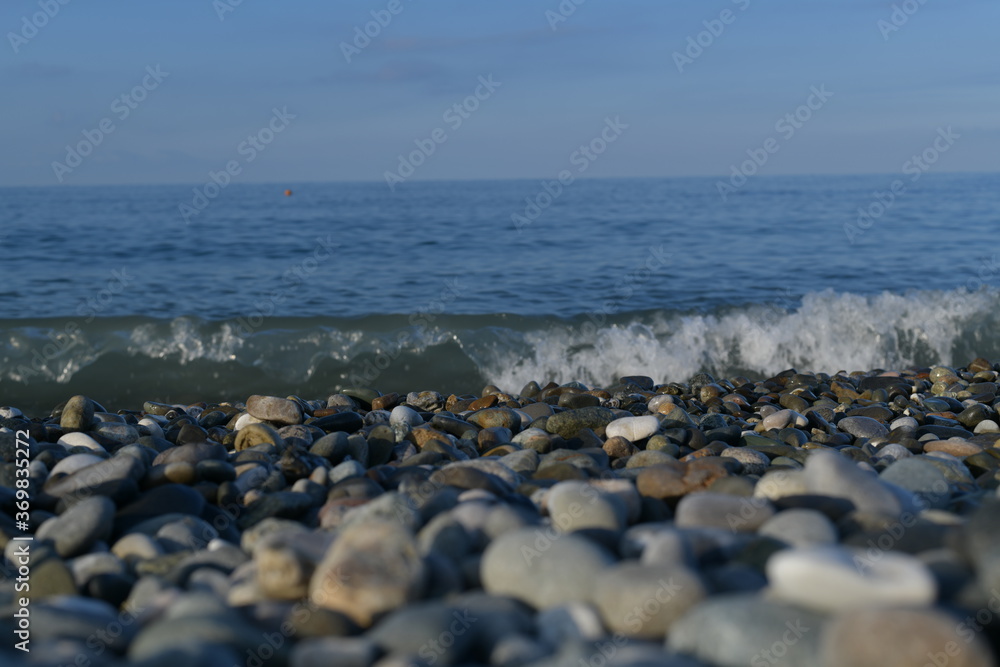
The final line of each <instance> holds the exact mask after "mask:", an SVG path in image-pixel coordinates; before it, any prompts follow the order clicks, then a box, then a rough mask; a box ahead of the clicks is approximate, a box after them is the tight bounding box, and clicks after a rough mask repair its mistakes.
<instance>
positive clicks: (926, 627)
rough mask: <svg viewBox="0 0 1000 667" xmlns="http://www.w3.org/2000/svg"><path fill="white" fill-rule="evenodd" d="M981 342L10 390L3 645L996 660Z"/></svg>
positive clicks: (105, 651) (242, 655)
mask: <svg viewBox="0 0 1000 667" xmlns="http://www.w3.org/2000/svg"><path fill="white" fill-rule="evenodd" d="M998 371H1000V364H995V363H992V362H990V361H988V360H986V359H981V358H980V359H976V360H974V361H972V362H971V363H969V364H968V365H967V366H964V367H957V368H950V367H942V366H939V367H932V368H922V369H911V370H905V371H901V372H886V371H882V370H874V371H871V372H864V373H862V372H853V373H844V372H840V373H837V374H834V375H829V374H824V373H816V374H813V373H805V372H796V371H795V370H789V371H786V372H783V373H780V374H778V375H777V376H775V377H772V378H769V379H767V380H763V381H751V380H749V379H747V378H743V377H732V378H713V377H711V376H709V375H706V374H699V375H696V376H694V377H691V378H689V379H688V380H687V381H685V382H674V381H669V382H663V383H659V382H656V381H654V379H652V378H651V377H645V376H630V377H622V378H620V380H619V381H618V383H617V384H614V385H613V386H607V387H602V388H595V387H588V386H584V385H582V384H580V383H566V384H562V385H556V384H555V383H549V384H548V385H545V386H539V384H537V383H535V382H531V383H529V384H527V385H526V386H525V387H523V388H522V389H521V390H520V391H519V392H518V393H505V392H503V391H501V390H500V389H499V388H497V387H495V386H487V387H485V388H484V389H483V390H482V392H481V393H480V395H454V394H451V395H449V394H445V393H439V392H437V391H428V390H421V391H414V392H411V393H408V394H397V393H387V394H382V393H380V392H378V391H376V390H373V389H368V388H355V389H345V390H343V391H342V392H340V393H335V394H332V395H329V396H328V397H326V398H320V399H314V398H303V397H298V396H289V397H287V398H285V397H277V396H265V395H253V396H249V397H246V398H245V400H234V401H232V402H222V403H218V404H205V403H195V404H189V405H173V404H165V403H158V402H156V401H153V400H150V401H147V402H145V403H143V404H142V405H141V406H103V405H101V404H99V403H98V402H96V401H95V400H92V399H91V398H88V397H86V396H82V395H78V396H73V397H71V398H69V400H67V401H65V402H64V403H61V404H60V405H58V406H57V407H56V408H55V409H54V410H52V412H51V414H48V415H30V416H28V415H25V414H22V412H21V411H20V410H19V409H17V408H16V407H7V408H3V409H2V411H0V413H2V421H0V424H2V427H3V430H2V432H0V453H2V455H3V461H4V465H3V467H2V468H0V470H2V473H0V474H2V488H0V504H2V506H3V508H4V512H3V514H2V515H0V540H2V543H3V544H2V546H3V547H4V553H5V556H6V560H5V563H4V565H5V571H4V572H5V577H4V580H3V588H2V590H0V606H2V607H3V608H4V613H3V615H2V618H3V621H2V625H4V626H6V627H5V629H4V632H5V634H6V635H7V636H8V637H10V636H14V637H17V631H18V629H19V627H20V628H25V627H27V628H28V630H27V632H28V634H27V635H24V636H23V637H22V639H23V638H24V637H29V638H30V643H31V652H30V654H21V653H20V652H18V651H17V650H14V649H8V652H7V653H5V654H4V655H3V658H4V660H5V663H6V664H32V665H107V666H113V665H126V664H127V665H146V666H152V665H164V666H166V665H176V664H185V665H187V666H189V667H194V666H195V665H198V666H201V665H204V666H205V667H209V666H213V667H214V666H217V665H226V666H228V665H245V666H246V667H257V666H259V665H292V666H293V667H313V666H315V667H319V666H320V665H357V666H359V667H361V666H368V665H378V666H381V667H389V666H394V665H495V666H497V667H502V666H510V667H513V666H516V665H533V666H539V667H541V666H562V665H565V666H567V667H569V666H571V665H572V666H584V665H592V666H593V667H602V666H604V665H620V666H639V665H667V666H674V667H681V666H684V667H688V666H691V667H694V666H698V665H703V666H719V667H729V666H732V667H737V666H744V665H752V666H753V667H757V666H759V665H790V666H791V665H795V666H798V667H808V666H813V665H815V666H817V667H819V666H827V667H834V666H845V665H854V666H867V665H872V666H875V665H878V666H880V667H896V666H899V667H903V666H910V665H912V666H914V667H922V666H923V665H928V664H929V665H945V664H947V665H961V666H988V665H995V664H996V659H995V655H996V647H995V643H996V639H997V637H998V636H1000V635H998V629H1000V623H998V622H997V618H996V616H997V613H998V612H1000V500H998V499H997V491H996V489H997V487H998V485H1000V474H998V468H1000V454H998V451H1000V450H998V445H1000V419H998V416H997V406H998V405H1000V399H998V396H997V394H998V390H1000V385H998ZM25 449H26V452H25V453H24V454H23V455H19V454H18V451H19V450H25ZM21 458H24V459H26V460H27V461H29V462H28V463H27V464H24V463H19V460H20V459H21ZM19 469H25V470H26V471H27V475H23V474H22V475H19V474H18V470H19ZM18 479H27V480H28V482H27V489H28V497H29V498H30V510H29V515H30V518H29V519H28V521H27V522H26V523H27V525H24V524H19V523H18V522H16V521H15V517H21V515H20V514H19V513H18V511H19V510H20V509H24V508H23V507H21V506H19V505H18V502H19V501H20V500H21V499H23V498H24V495H23V494H22V495H21V496H18V494H17V489H18V484H17V480H18ZM22 488H24V485H23V484H22ZM18 520H20V519H18ZM27 537H32V538H33V539H31V540H25V539H23V538H27ZM18 538H22V539H18ZM24 545H29V546H28V547H25V546H24ZM26 548H28V549H30V557H29V558H23V557H22V556H21V554H24V553H25V551H24V550H25V549H26ZM19 559H20V560H19ZM25 560H27V561H28V563H27V564H26V565H25V562H24V561H25ZM19 564H20V565H24V566H25V567H27V568H28V570H29V572H30V574H29V576H28V577H26V578H25V581H26V585H24V586H20V585H19V582H20V581H21V579H20V578H19V576H18V573H19ZM21 574H24V572H23V571H22V572H21ZM22 608H23V609H26V610H27V611H26V612H24V611H20V612H19V610H21V609H22ZM19 619H26V620H25V621H24V622H23V623H21V624H20V625H19V623H20V621H19ZM15 641H16V640H15ZM13 643H14V642H11V643H6V644H5V646H7V647H10V646H12V645H13Z"/></svg>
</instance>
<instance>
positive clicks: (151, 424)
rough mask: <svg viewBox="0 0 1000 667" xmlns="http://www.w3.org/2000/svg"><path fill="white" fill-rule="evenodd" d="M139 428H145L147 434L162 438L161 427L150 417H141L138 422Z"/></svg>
mask: <svg viewBox="0 0 1000 667" xmlns="http://www.w3.org/2000/svg"><path fill="white" fill-rule="evenodd" d="M139 426H145V427H146V429H147V430H148V431H149V434H150V435H152V436H155V437H157V438H162V437H163V427H162V426H160V424H159V423H158V422H156V421H155V420H154V419H151V418H150V417H143V418H142V419H140V420H139Z"/></svg>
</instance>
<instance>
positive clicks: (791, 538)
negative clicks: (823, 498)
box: [757, 509, 837, 547]
mask: <svg viewBox="0 0 1000 667" xmlns="http://www.w3.org/2000/svg"><path fill="white" fill-rule="evenodd" d="M757 534H758V535H763V536H766V537H773V538H774V539H776V540H780V541H781V542H784V543H785V544H788V545H790V546H793V547H810V546H816V545H823V544H836V543H837V528H836V527H835V526H834V525H833V522H831V521H830V520H829V519H828V518H826V515H825V514H823V513H822V512H818V511H816V510H810V509H789V510H785V511H783V512H779V513H777V514H775V515H774V516H773V517H771V518H770V519H768V520H767V521H765V522H764V524H763V525H762V526H761V527H760V530H758V531H757Z"/></svg>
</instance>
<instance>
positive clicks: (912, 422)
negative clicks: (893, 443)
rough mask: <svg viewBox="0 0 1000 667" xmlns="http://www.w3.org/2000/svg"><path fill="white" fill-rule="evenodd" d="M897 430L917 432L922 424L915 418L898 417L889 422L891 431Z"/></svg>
mask: <svg viewBox="0 0 1000 667" xmlns="http://www.w3.org/2000/svg"><path fill="white" fill-rule="evenodd" d="M897 428H901V429H904V430H906V431H916V430H917V429H918V428H920V424H919V423H918V422H917V420H916V419H914V418H913V417H897V418H896V419H893V420H892V421H891V422H889V430H890V431H895V430H896V429H897Z"/></svg>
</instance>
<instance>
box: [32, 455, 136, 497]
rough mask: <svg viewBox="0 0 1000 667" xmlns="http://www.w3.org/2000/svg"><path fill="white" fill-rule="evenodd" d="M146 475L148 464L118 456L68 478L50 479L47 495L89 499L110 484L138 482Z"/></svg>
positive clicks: (128, 457) (47, 483)
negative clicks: (101, 487) (123, 481)
mask: <svg viewBox="0 0 1000 667" xmlns="http://www.w3.org/2000/svg"><path fill="white" fill-rule="evenodd" d="M145 474H146V464H145V463H143V462H142V461H141V460H139V459H138V458H136V457H134V456H129V455H126V454H117V455H115V456H112V457H111V458H110V459H107V460H106V461H101V462H100V463H95V464H94V465H91V466H87V467H86V468H81V469H80V470H77V471H76V472H74V473H73V474H72V475H69V476H68V477H63V478H61V479H51V478H50V479H49V481H47V482H46V483H45V486H44V489H45V493H47V494H49V495H51V496H54V497H56V498H66V497H70V496H81V497H87V496H89V495H91V493H92V492H93V490H94V489H95V488H97V487H99V486H101V485H103V484H107V483H109V482H115V481H121V480H132V481H134V482H138V481H139V480H141V479H142V477H143V476H144V475H145Z"/></svg>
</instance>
